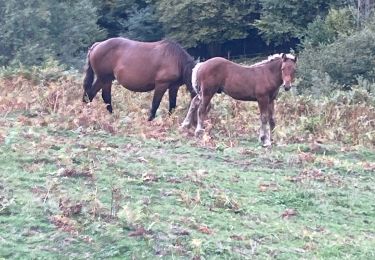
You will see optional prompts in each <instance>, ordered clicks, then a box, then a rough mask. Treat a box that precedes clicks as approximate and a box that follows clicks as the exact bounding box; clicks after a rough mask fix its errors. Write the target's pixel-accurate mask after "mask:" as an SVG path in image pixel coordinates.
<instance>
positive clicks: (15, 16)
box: [0, 0, 375, 87]
mask: <svg viewBox="0 0 375 260" xmlns="http://www.w3.org/2000/svg"><path fill="white" fill-rule="evenodd" d="M373 7H374V0H225V1H224V0H104V1H100V0H81V1H73V0H28V1H21V0H8V1H1V2H0V28H1V30H0V65H1V66H19V65H22V66H30V65H40V64H43V63H44V62H45V61H46V60H48V59H53V60H56V61H58V62H59V63H61V64H65V65H67V66H72V67H80V66H82V63H83V61H84V59H85V53H86V51H87V48H88V47H89V46H91V45H92V43H94V42H96V41H101V40H103V39H106V38H109V37H116V36H124V37H128V38H131V39H136V40H141V41H156V40H160V39H162V38H170V39H173V40H176V41H177V42H179V43H180V44H181V45H182V46H183V47H185V48H187V49H188V50H189V52H190V53H191V54H193V55H194V56H203V57H205V58H209V57H212V56H224V55H225V56H226V55H230V54H232V55H238V54H249V53H254V52H256V53H264V54H266V53H269V52H271V51H274V50H287V51H289V49H290V48H293V49H294V50H295V51H297V52H300V53H301V55H302V56H301V57H303V58H304V59H305V63H303V62H302V64H304V65H303V66H304V67H303V68H302V70H301V71H302V75H303V79H305V80H307V81H309V84H307V85H309V87H311V86H312V85H311V82H313V81H314V80H316V79H318V78H326V76H327V75H328V76H329V77H331V78H332V75H334V76H333V77H336V76H338V74H340V73H339V72H338V71H333V72H329V73H328V74H325V73H327V69H328V68H330V66H329V64H328V65H324V64H322V63H324V61H322V60H323V58H322V57H320V59H317V60H314V59H315V58H316V57H314V53H321V52H325V54H324V55H334V56H335V55H337V53H335V51H334V50H336V51H339V50H340V49H341V50H345V49H342V48H353V47H351V44H360V46H361V48H362V49H363V51H362V52H363V53H358V52H357V53H356V54H358V55H370V57H372V56H373V52H372V47H373V46H372V45H371V44H372V43H371V42H373V41H372V38H369V39H364V42H367V45H366V44H365V43H363V41H362V40H363V39H362V37H370V36H369V35H373V34H372V31H373V28H374V27H375V26H372V24H375V23H373V22H372V20H373V15H372V13H373V12H372V10H373ZM365 30H367V31H365ZM360 35H362V36H360ZM353 37H354V38H353ZM355 37H359V38H360V39H357V40H356V39H355ZM347 41H349V42H347ZM370 45H371V46H370ZM327 49H329V50H330V51H327ZM374 49H375V48H374ZM348 51H349V52H350V51H351V50H348ZM328 52H329V53H328ZM353 59H354V57H353ZM337 62H344V63H345V59H344V58H343V59H342V60H338V61H337ZM365 63H366V65H372V62H370V61H366V62H363V64H357V65H356V66H354V67H353V66H348V67H347V71H349V70H352V69H353V70H354V71H355V73H356V75H346V74H350V73H349V72H346V74H345V75H340V77H342V76H343V78H344V79H345V81H346V82H345V83H348V82H350V83H352V82H354V81H355V77H357V76H358V75H362V74H363V75H364V77H365V78H366V79H369V80H372V78H373V76H372V74H375V73H372V72H371V73H363V66H364V64H365ZM311 64H313V65H314V66H315V67H314V68H312V70H313V72H311V71H309V70H311ZM309 66H310V67H309ZM343 66H346V65H343ZM316 68H318V69H316ZM361 68H362V70H361ZM311 73H312V74H311ZM335 73H336V74H337V75H336V74H335ZM331 74H332V75H331ZM369 74H371V76H369ZM335 75H336V76H335ZM348 78H350V80H349V81H348ZM334 82H336V83H338V84H340V85H342V84H343V82H342V81H338V82H337V80H335V81H334ZM307 85H306V86H307Z"/></svg>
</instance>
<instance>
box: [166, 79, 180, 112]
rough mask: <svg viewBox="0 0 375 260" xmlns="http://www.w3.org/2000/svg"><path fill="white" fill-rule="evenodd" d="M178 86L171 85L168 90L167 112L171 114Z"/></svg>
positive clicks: (175, 101)
mask: <svg viewBox="0 0 375 260" xmlns="http://www.w3.org/2000/svg"><path fill="white" fill-rule="evenodd" d="M178 88H179V86H177V85H173V86H171V87H170V88H169V90H168V94H169V114H172V112H173V110H174V109H175V108H176V103H177V92H178Z"/></svg>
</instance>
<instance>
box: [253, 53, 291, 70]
mask: <svg viewBox="0 0 375 260" xmlns="http://www.w3.org/2000/svg"><path fill="white" fill-rule="evenodd" d="M282 56H283V53H277V54H273V55H270V56H268V58H267V59H265V60H262V61H260V62H257V63H255V64H252V65H250V66H249V67H259V66H262V65H264V64H267V63H269V62H271V61H274V60H277V59H281V57H282ZM286 57H287V58H288V59H295V58H296V57H295V56H294V55H293V54H290V53H287V54H286Z"/></svg>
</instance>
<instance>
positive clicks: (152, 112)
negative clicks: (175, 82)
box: [148, 84, 168, 121]
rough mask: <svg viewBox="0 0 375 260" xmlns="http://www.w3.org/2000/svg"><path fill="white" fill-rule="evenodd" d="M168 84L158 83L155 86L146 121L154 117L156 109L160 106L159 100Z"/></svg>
mask: <svg viewBox="0 0 375 260" xmlns="http://www.w3.org/2000/svg"><path fill="white" fill-rule="evenodd" d="M167 89H168V85H167V84H159V85H157V86H155V91H154V97H153V99H152V105H151V110H150V115H149V117H148V121H151V120H153V119H154V118H155V115H156V111H157V110H158V108H159V106H160V101H161V99H162V98H163V96H164V93H165V91H167Z"/></svg>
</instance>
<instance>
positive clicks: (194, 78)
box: [191, 62, 203, 93]
mask: <svg viewBox="0 0 375 260" xmlns="http://www.w3.org/2000/svg"><path fill="white" fill-rule="evenodd" d="M202 64H203V62H198V63H197V64H196V65H195V67H194V68H193V72H192V75H191V83H192V87H193V89H194V91H195V92H196V93H199V91H200V86H199V82H198V71H199V68H200V67H201V66H202Z"/></svg>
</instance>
